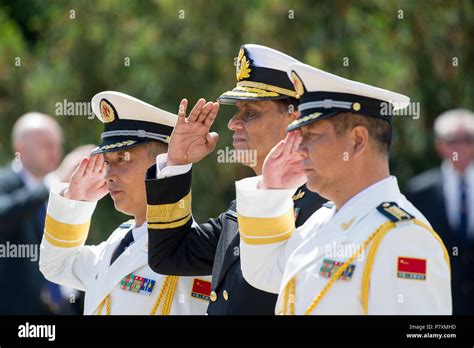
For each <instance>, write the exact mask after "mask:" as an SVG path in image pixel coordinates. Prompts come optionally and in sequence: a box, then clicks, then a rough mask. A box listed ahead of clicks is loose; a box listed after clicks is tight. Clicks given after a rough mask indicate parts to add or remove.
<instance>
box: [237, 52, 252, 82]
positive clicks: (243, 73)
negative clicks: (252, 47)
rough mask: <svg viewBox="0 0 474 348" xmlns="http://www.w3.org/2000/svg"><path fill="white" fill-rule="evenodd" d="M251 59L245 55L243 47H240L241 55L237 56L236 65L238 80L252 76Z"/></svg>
mask: <svg viewBox="0 0 474 348" xmlns="http://www.w3.org/2000/svg"><path fill="white" fill-rule="evenodd" d="M251 71H252V69H250V61H249V60H248V59H247V57H246V56H245V52H244V49H243V48H240V51H239V56H238V57H237V65H236V66H235V76H236V77H237V81H240V80H243V79H245V78H247V77H250V72H251Z"/></svg>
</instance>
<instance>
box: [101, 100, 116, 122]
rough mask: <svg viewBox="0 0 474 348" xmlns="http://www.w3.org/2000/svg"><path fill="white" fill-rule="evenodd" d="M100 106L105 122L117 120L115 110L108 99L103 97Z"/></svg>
mask: <svg viewBox="0 0 474 348" xmlns="http://www.w3.org/2000/svg"><path fill="white" fill-rule="evenodd" d="M99 107H100V115H101V116H102V119H103V120H104V123H109V122H113V121H114V120H115V111H114V108H113V107H112V104H110V103H109V102H108V101H107V100H105V99H102V100H101V101H100V104H99Z"/></svg>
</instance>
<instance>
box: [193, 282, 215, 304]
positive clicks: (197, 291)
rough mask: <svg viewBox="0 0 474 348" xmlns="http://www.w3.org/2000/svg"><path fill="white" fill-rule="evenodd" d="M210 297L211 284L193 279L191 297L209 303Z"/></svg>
mask: <svg viewBox="0 0 474 348" xmlns="http://www.w3.org/2000/svg"><path fill="white" fill-rule="evenodd" d="M210 295H211V282H208V281H205V280H202V279H198V278H194V282H193V289H192V290H191V296H192V297H195V298H199V299H201V300H206V301H209V296H210Z"/></svg>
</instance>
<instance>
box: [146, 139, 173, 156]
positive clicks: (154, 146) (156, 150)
mask: <svg viewBox="0 0 474 348" xmlns="http://www.w3.org/2000/svg"><path fill="white" fill-rule="evenodd" d="M144 145H145V146H146V148H147V154H148V158H149V159H155V158H156V156H158V155H159V154H162V153H166V152H167V151H168V144H166V143H163V142H161V141H154V140H152V141H148V142H146V143H145V144H144Z"/></svg>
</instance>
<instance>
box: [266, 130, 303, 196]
mask: <svg viewBox="0 0 474 348" xmlns="http://www.w3.org/2000/svg"><path fill="white" fill-rule="evenodd" d="M301 140H302V138H301V134H300V132H299V131H293V132H290V133H288V134H287V135H286V138H285V139H284V140H282V141H280V142H279V143H278V144H277V145H275V146H274V147H273V149H271V151H270V152H269V153H268V155H267V157H266V158H265V161H264V162H263V170H262V174H263V179H262V181H261V182H260V188H263V189H290V188H295V189H296V188H298V187H300V186H301V185H303V184H304V183H306V176H305V174H304V171H303V158H302V156H301V154H299V153H298V152H297V149H298V146H299V145H300V143H301Z"/></svg>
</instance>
